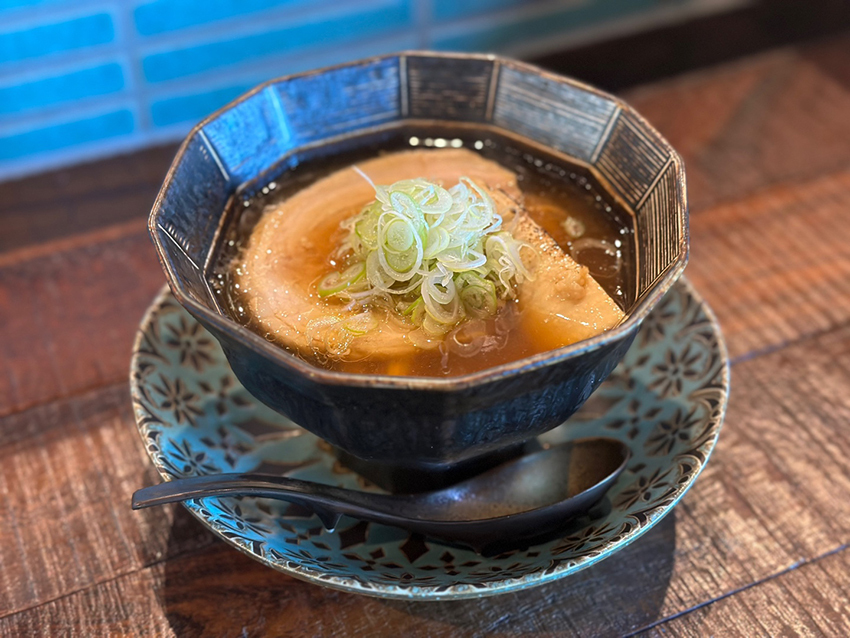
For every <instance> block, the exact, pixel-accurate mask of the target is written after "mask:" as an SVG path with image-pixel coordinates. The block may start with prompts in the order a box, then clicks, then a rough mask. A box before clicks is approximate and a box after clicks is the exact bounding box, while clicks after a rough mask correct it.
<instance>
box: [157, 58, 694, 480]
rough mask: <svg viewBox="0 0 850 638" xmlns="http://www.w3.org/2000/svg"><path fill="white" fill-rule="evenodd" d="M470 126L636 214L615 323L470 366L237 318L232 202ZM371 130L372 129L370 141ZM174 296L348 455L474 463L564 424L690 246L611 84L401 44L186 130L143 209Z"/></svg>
mask: <svg viewBox="0 0 850 638" xmlns="http://www.w3.org/2000/svg"><path fill="white" fill-rule="evenodd" d="M447 126H454V127H461V128H462V127H475V128H476V129H477V130H489V131H492V132H493V133H494V134H498V135H502V136H508V137H511V138H513V139H517V140H519V141H521V142H522V143H523V144H526V145H529V146H532V147H535V148H540V149H543V150H544V151H545V152H546V153H547V155H549V156H554V157H557V158H562V159H563V161H564V162H565V163H568V164H569V165H570V166H575V167H576V170H579V171H584V172H585V173H587V174H588V175H589V176H590V177H591V178H592V179H594V180H596V181H597V182H598V183H599V184H600V185H601V186H602V187H603V188H604V189H605V190H606V191H607V192H608V193H610V194H611V196H612V197H614V198H616V200H617V201H618V202H619V203H620V204H621V206H622V207H623V208H624V209H625V210H627V211H628V213H629V214H630V215H632V216H633V218H634V223H633V225H634V228H635V252H636V260H635V261H636V266H635V273H634V275H635V276H634V281H633V282H632V289H631V290H630V291H629V292H628V295H627V299H626V306H627V307H626V310H627V317H626V319H625V320H624V321H623V322H622V323H621V324H620V325H619V326H617V327H615V328H613V329H611V330H609V331H607V332H604V333H602V334H600V335H598V336H596V337H594V338H591V339H588V340H585V341H581V342H579V343H576V344H574V345H571V346H568V347H564V348H561V349H558V350H553V351H550V352H546V353H542V354H538V355H535V356H532V357H528V358H525V359H521V360H518V361H515V362H512V363H509V364H504V365H500V366H497V367H493V368H489V369H486V370H483V371H480V372H476V373H474V374H468V375H464V376H456V377H447V378H431V377H394V376H385V375H366V374H352V373H344V372H337V371H332V370H326V369H322V368H319V367H316V366H314V365H312V364H310V363H307V362H305V361H303V360H301V359H299V358H297V357H296V356H294V355H292V354H290V353H288V352H287V351H285V350H284V349H282V348H281V347H279V346H277V345H275V344H273V343H270V342H269V341H267V340H266V339H264V338H263V337H262V336H260V335H258V334H256V333H254V332H252V331H251V330H249V329H248V328H246V327H244V326H242V325H240V324H239V323H238V322H236V321H234V320H233V319H232V318H231V317H230V315H229V314H228V313H227V312H225V311H224V310H223V308H222V304H221V302H220V299H219V298H218V295H217V294H216V293H215V292H214V291H213V289H212V287H211V285H210V278H211V276H212V269H213V267H214V265H215V261H216V255H217V254H218V251H219V250H220V248H221V244H222V242H223V241H224V238H225V236H226V230H227V228H228V225H229V224H231V223H233V219H232V217H233V216H234V215H236V214H237V213H235V212H234V211H236V210H238V207H235V206H231V205H229V204H230V203H232V202H233V201H234V200H235V201H243V200H244V201H247V200H248V199H249V198H250V197H252V196H253V195H254V194H255V193H257V192H258V191H259V190H261V189H262V188H263V187H264V185H266V184H268V183H270V182H271V181H272V180H274V181H275V182H276V184H278V185H285V184H286V182H287V179H289V177H290V175H291V173H292V171H293V169H294V168H295V167H296V166H298V164H299V163H301V162H304V161H305V160H306V159H310V160H316V159H317V158H318V159H320V160H321V159H322V158H329V161H330V158H332V157H334V156H335V155H337V154H340V153H344V152H347V151H350V150H351V149H356V148H358V147H360V146H363V145H365V144H367V143H368V144H371V145H373V146H374V145H375V144H376V143H377V144H378V145H380V140H381V139H383V137H386V138H389V137H392V136H393V135H397V134H398V131H399V130H402V129H404V130H409V129H410V127H414V128H416V130H420V131H428V130H431V129H433V130H438V129H443V128H445V127H447ZM382 136H383V137H382ZM149 228H150V233H151V236H152V238H153V241H154V244H155V246H156V250H157V252H158V254H159V258H160V260H161V263H162V266H163V269H164V271H165V274H166V277H167V279H168V283H169V285H170V287H171V289H172V291H173V293H174V295H175V297H176V298H177V300H178V301H179V302H180V303H181V304H182V305H183V306H184V307H185V308H186V309H187V310H188V311H189V312H190V313H191V314H192V315H193V316H195V317H196V318H197V319H198V321H199V322H200V323H201V324H202V325H203V326H205V327H206V328H207V329H208V330H209V331H210V332H211V333H212V334H213V335H214V336H215V338H216V339H218V341H219V342H220V343H221V346H222V348H223V350H224V353H225V355H226V356H227V359H228V362H229V364H230V366H231V367H232V369H233V372H234V373H235V374H236V376H237V377H238V378H239V380H240V381H241V382H242V383H243V384H244V386H245V387H246V388H247V389H248V391H249V392H251V393H252V394H253V395H254V396H255V397H256V398H257V399H259V400H260V401H262V402H263V403H265V404H267V405H268V406H270V407H271V408H273V409H274V410H276V411H278V412H280V413H282V414H284V415H285V416H287V417H289V418H290V419H292V420H293V421H294V422H295V423H297V424H299V425H301V426H302V427H304V428H306V429H308V430H310V431H311V432H313V433H315V434H316V435H318V436H319V437H321V438H323V439H325V440H326V441H327V442H329V443H331V444H332V445H334V446H336V447H337V448H339V449H340V450H342V451H343V452H344V453H346V454H347V455H351V456H352V457H353V458H356V459H360V460H365V461H371V462H376V463H378V464H381V463H383V464H386V466H387V467H395V468H402V469H403V470H416V469H419V470H425V471H431V470H440V469H445V468H451V467H457V466H458V465H459V464H464V463H474V462H475V460H476V459H481V458H486V457H487V455H492V454H494V453H498V452H499V451H503V450H506V449H509V448H511V447H512V446H514V447H516V446H517V445H519V444H521V443H523V442H524V441H527V440H529V439H531V438H533V437H535V436H537V435H539V434H541V433H543V432H545V431H547V430H549V429H551V428H553V427H555V426H556V425H559V424H560V423H562V422H563V421H564V420H565V419H567V418H568V417H569V416H570V415H571V414H572V413H573V412H575V411H576V410H577V409H578V408H579V407H580V406H581V405H582V403H584V401H585V400H586V399H587V398H588V397H589V396H590V394H591V393H592V392H593V391H594V390H595V389H596V388H597V386H598V385H599V384H600V383H601V382H602V381H603V380H604V379H605V378H606V377H607V376H608V374H609V373H610V372H611V371H612V370H613V369H614V367H615V366H616V365H617V363H618V362H619V361H620V359H621V358H622V357H623V355H624V354H625V353H626V351H627V349H628V348H629V346H630V344H631V342H632V340H633V339H634V337H635V334H636V332H637V330H638V327H639V325H640V323H641V321H642V320H643V319H644V317H646V315H647V313H649V311H650V310H651V309H652V307H653V306H654V305H655V304H656V303H657V302H658V301H659V300H660V299H661V297H662V296H663V295H664V293H665V292H666V291H667V290H668V289H669V288H670V286H671V285H672V284H673V282H674V281H675V280H676V279H677V278H678V277H679V275H680V274H681V272H682V270H683V269H684V267H685V264H686V261H687V255H688V239H687V203H686V193H685V175H684V167H683V164H682V160H681V158H680V157H679V156H678V154H677V153H676V152H675V151H674V150H673V149H672V148H671V147H670V145H669V144H668V143H667V142H666V141H665V140H664V139H663V138H662V137H661V136H660V135H659V134H658V133H657V132H656V131H655V130H654V129H653V128H652V127H651V126H650V125H649V124H647V123H646V122H645V121H644V120H643V118H641V117H640V116H639V115H638V114H637V113H636V112H635V111H634V110H633V109H632V108H630V107H629V106H628V105H627V104H625V103H624V102H622V101H621V100H619V99H618V98H616V97H613V96H611V95H608V94H606V93H603V92H601V91H598V90H596V89H593V88H591V87H588V86H586V85H584V84H582V83H580V82H577V81H575V80H571V79H569V78H565V77H561V76H557V75H553V74H551V73H547V72H545V71H543V70H541V69H538V68H535V67H533V66H530V65H527V64H523V63H520V62H516V61H513V60H508V59H503V58H499V57H495V56H489V55H466V54H464V55H459V54H436V53H423V52H410V53H402V54H396V55H388V56H382V57H376V58H370V59H366V60H360V61H357V62H353V63H350V64H345V65H342V66H336V67H331V68H326V69H320V70H318V71H315V72H311V73H305V74H300V75H294V76H289V77H284V78H281V79H278V80H274V81H271V82H267V83H265V84H262V85H260V86H258V87H257V88H256V89H254V90H253V91H251V92H249V93H247V94H246V95H244V96H243V97H241V98H239V99H238V100H236V101H234V102H232V103H231V104H229V105H228V106H226V107H224V108H223V109H221V110H220V111H218V112H216V113H215V114H213V115H212V116H210V117H209V118H207V119H206V120H204V121H203V122H201V123H200V124H199V125H198V126H196V127H195V128H194V129H193V130H192V131H191V133H190V134H189V135H188V137H187V138H186V140H185V141H184V142H183V144H182V146H181V147H180V149H179V151H178V152H177V156H176V158H175V160H174V162H173V164H172V166H171V168H170V170H169V172H168V175H167V177H166V178H165V183H164V184H163V186H162V189H161V191H160V193H159V196H158V197H157V199H156V202H155V204H154V207H153V210H152V212H151V215H150V219H149Z"/></svg>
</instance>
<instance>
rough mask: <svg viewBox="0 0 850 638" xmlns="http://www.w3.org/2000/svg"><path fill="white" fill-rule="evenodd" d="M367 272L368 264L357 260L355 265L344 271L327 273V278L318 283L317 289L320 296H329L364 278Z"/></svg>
mask: <svg viewBox="0 0 850 638" xmlns="http://www.w3.org/2000/svg"><path fill="white" fill-rule="evenodd" d="M365 274H366V264H365V263H363V262H362V261H361V262H357V263H356V264H354V265H353V266H350V267H348V268H346V269H345V270H343V271H342V273H339V272H332V273H330V274H329V275H326V276H325V278H324V279H322V280H321V281H320V282H319V283H318V284H317V285H316V290H317V291H318V293H319V296H320V297H329V296H331V295H335V294H336V293H338V292H342V291H343V290H345V289H346V288H348V287H349V286H351V285H352V284H354V283H356V282H358V281H360V280H361V279H363V277H364V276H365Z"/></svg>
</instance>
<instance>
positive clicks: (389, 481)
mask: <svg viewBox="0 0 850 638" xmlns="http://www.w3.org/2000/svg"><path fill="white" fill-rule="evenodd" d="M332 447H333V452H334V454H335V455H336V457H337V459H339V462H340V463H342V464H343V465H345V466H346V467H347V468H348V469H350V470H352V471H353V472H356V473H357V474H359V475H360V476H362V477H363V478H365V479H367V480H369V481H371V482H372V483H374V484H375V485H377V486H378V487H381V488H383V489H385V490H387V491H388V492H392V493H394V494H414V493H416V492H428V491H431V490H439V489H441V488H444V487H447V486H449V485H452V484H454V483H459V482H460V481H463V480H465V479H468V478H471V477H473V476H475V475H476V474H481V473H482V472H486V471H487V470H489V469H491V468H493V467H496V466H497V465H501V464H502V463H505V462H507V461H510V460H511V459H514V458H516V457H518V456H522V455H523V454H530V453H531V452H536V451H538V450H540V449H541V446H540V443H538V441H537V439H529V440H528V441H524V442H522V443H517V444H514V445H511V446H509V447H505V448H501V449H499V450H496V451H494V452H488V453H487V454H482V455H480V456H475V457H473V458H471V459H464V460H463V461H458V462H456V463H445V464H427V465H425V464H422V465H419V466H412V467H411V465H410V464H409V463H388V462H383V461H367V460H364V459H361V458H359V457H356V456H354V455H353V454H351V453H349V452H346V451H345V450H342V449H340V448H338V447H336V446H332Z"/></svg>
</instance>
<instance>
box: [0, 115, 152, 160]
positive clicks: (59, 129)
mask: <svg viewBox="0 0 850 638" xmlns="http://www.w3.org/2000/svg"><path fill="white" fill-rule="evenodd" d="M134 126H135V123H134V117H133V114H132V112H131V111H130V110H129V109H120V110H117V111H112V112H109V113H102V114H98V115H94V116H92V117H87V118H83V119H79V120H73V121H70V122H62V123H59V124H51V125H49V126H45V127H43V128H35V129H30V130H23V131H19V132H13V133H9V134H7V135H0V162H3V161H8V160H14V159H17V158H19V157H23V156H25V155H29V154H32V153H44V152H47V151H56V150H59V149H63V148H67V147H68V146H75V145H78V144H86V143H90V142H96V141H99V140H106V139H109V138H112V137H117V136H120V135H128V134H130V133H132V132H133V128H134Z"/></svg>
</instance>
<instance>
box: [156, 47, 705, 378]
mask: <svg viewBox="0 0 850 638" xmlns="http://www.w3.org/2000/svg"><path fill="white" fill-rule="evenodd" d="M407 57H431V58H449V59H469V60H487V61H491V62H496V63H498V64H499V65H503V66H506V67H509V68H514V69H520V70H525V71H529V72H532V73H534V74H536V75H538V76H540V77H544V78H547V79H550V80H553V81H556V82H559V83H566V84H568V85H570V86H573V87H575V88H578V89H581V90H582V91H585V92H589V93H592V94H594V95H597V96H599V97H601V98H603V99H606V100H609V101H611V102H613V103H614V104H615V105H616V106H617V108H618V109H619V110H620V111H622V112H625V113H628V114H629V115H630V116H631V117H633V118H635V119H636V120H637V121H638V122H639V123H640V124H641V125H643V126H644V127H646V128H647V129H649V130H650V131H652V132H653V133H655V135H656V136H657V139H658V141H659V142H660V144H661V146H662V147H663V148H664V150H665V151H667V152H668V153H669V155H670V163H671V164H672V166H673V169H674V174H675V179H676V182H677V186H678V187H679V189H677V191H676V192H677V197H676V199H677V202H676V203H677V210H681V211H683V224H682V236H681V238H680V240H679V252H678V257H677V258H676V261H674V262H673V263H672V264H671V265H670V266H668V268H667V270H666V271H665V272H664V273H663V274H662V275H661V276H659V277H658V278H657V279H656V280H655V282H653V283H652V284H651V288H650V290H649V292H648V293H647V294H645V295H644V296H643V298H641V299H639V300H638V301H637V303H636V304H635V306H634V308H632V310H631V312H629V313H628V314H627V315H626V318H625V319H624V320H623V321H622V322H621V323H620V324H619V325H617V326H615V327H614V328H611V329H610V330H607V331H605V332H602V333H600V334H598V335H596V336H594V337H591V338H589V339H584V340H582V341H578V342H576V343H573V344H571V345H568V346H564V347H562V348H558V349H556V350H548V351H546V352H541V353H538V354H535V355H531V356H529V357H523V358H522V359H517V360H516V361H511V362H508V363H503V364H501V365H498V366H493V367H491V368H485V369H484V370H479V371H477V372H473V373H470V374H465V375H459V376H453V377H424V376H390V375H386V374H364V373H351V372H339V371H336V370H326V369H323V368H319V367H317V366H315V365H313V364H311V363H308V362H307V361H305V360H303V359H300V358H299V357H297V356H295V355H293V354H292V353H290V352H287V351H286V350H284V349H283V348H281V347H280V346H278V345H276V344H273V343H270V342H269V341H267V340H265V339H264V338H262V337H261V336H260V335H258V334H257V333H255V332H253V331H251V330H250V329H248V328H246V327H245V326H242V325H240V324H238V323H236V322H235V321H233V320H232V319H230V318H229V317H226V316H225V315H223V314H219V313H217V312H213V311H212V310H210V309H209V308H207V307H206V306H204V305H203V304H201V303H199V302H197V301H196V300H194V299H192V298H191V297H190V296H189V295H188V294H186V293H185V292H184V290H183V289H182V287H181V285H180V283H179V279H178V277H177V276H176V274H175V273H174V271H173V269H172V267H171V264H170V263H169V260H168V259H167V257H166V253H165V249H164V247H163V245H162V240H161V238H160V235H159V231H160V227H159V223H158V220H159V215H160V212H161V210H162V204H163V202H164V200H165V197H166V195H167V193H168V191H169V189H170V188H171V185H172V183H173V182H172V180H173V177H174V174H175V172H176V170H177V168H178V166H179V165H180V163H181V161H182V159H183V156H184V155H185V153H186V151H187V149H188V147H189V144H190V143H191V142H192V141H193V140H194V139H196V137H200V138H201V139H202V140H203V141H204V142H205V143H206V142H207V139H206V134H205V133H204V131H203V129H204V127H205V126H206V125H207V124H209V123H211V122H213V121H214V120H216V119H217V118H219V117H220V116H221V115H223V114H224V113H225V112H227V111H230V110H231V109H233V108H234V107H235V106H237V105H238V104H241V103H242V102H245V101H247V100H248V99H250V98H251V97H253V96H254V95H256V94H258V93H260V92H261V91H264V90H265V89H266V88H268V87H270V86H273V85H275V84H279V83H282V82H285V81H288V80H292V79H295V78H301V77H309V76H312V75H319V74H322V73H326V72H328V71H333V70H336V69H343V68H350V67H354V66H358V65H364V64H368V63H370V62H377V61H381V60H388V59H392V58H398V59H399V60H400V61H401V60H404V59H405V58H407ZM404 119H408V120H412V119H416V118H410V117H404V118H402V121H403V120H404ZM490 126H494V127H495V128H496V129H501V127H498V126H495V125H492V124H490ZM501 130H505V129H501ZM508 132H510V131H508ZM209 147H210V145H209V144H208V148H209ZM295 150H297V149H295ZM211 152H212V151H211ZM565 155H566V154H565ZM214 159H215V160H216V162H219V159H218V156H217V155H215V156H214ZM570 160H571V161H573V162H574V163H577V164H579V165H582V166H584V167H586V168H587V169H588V170H590V171H591V173H592V174H593V176H594V177H595V178H596V179H598V180H599V181H600V183H601V184H602V185H603V186H606V187H607V190H608V191H609V192H611V193H612V194H613V195H615V196H617V197H618V199H621V198H620V197H619V196H618V195H617V194H616V191H615V190H614V189H613V188H612V187H611V186H612V185H611V184H610V182H609V181H608V180H607V179H606V178H605V177H604V176H603V175H602V174H601V173H600V172H599V171H598V170H597V169H596V168H595V167H594V166H593V165H591V164H589V163H587V162H583V161H582V160H579V159H578V158H572V157H570ZM222 172H223V173H224V174H225V175H227V176H228V178H230V176H229V175H228V174H227V172H226V171H225V170H224V169H223V168H222ZM256 177H257V176H255V177H253V178H252V179H256ZM230 179H232V178H230ZM250 181H251V180H247V181H246V182H243V183H248V182H250ZM240 186H241V184H237V186H236V190H238V188H239V187H240ZM624 204H625V205H626V208H627V210H629V211H630V212H633V207H632V206H630V205H628V204H627V203H625V202H624ZM148 232H149V233H150V236H151V239H152V241H153V244H154V247H155V249H156V253H157V257H158V258H159V261H160V265H161V266H162V269H163V271H164V272H165V275H166V279H167V281H168V286H169V288H170V289H171V291H172V293H173V295H174V297H175V299H177V301H178V302H179V303H180V305H181V306H183V307H184V308H186V310H188V311H189V312H190V313H191V314H192V315H194V316H195V317H196V318H197V319H198V320H199V321H201V322H202V323H208V324H210V325H211V326H212V327H213V328H214V329H215V331H222V332H224V333H226V334H228V335H229V336H230V337H231V338H233V339H235V340H236V341H237V342H238V343H239V344H240V345H242V346H245V347H247V348H249V349H250V350H252V351H253V352H255V353H257V354H258V355H260V356H263V357H265V358H267V359H270V360H272V361H273V362H274V363H275V364H277V365H278V366H281V367H283V368H284V369H286V370H288V371H289V372H290V373H294V374H296V375H298V376H300V377H302V378H306V379H309V380H310V381H312V382H314V383H318V384H321V385H323V386H346V387H369V388H383V389H401V390H428V391H438V392H454V391H457V390H463V389H467V388H470V387H473V386H478V385H484V384H487V383H492V382H495V381H498V380H502V379H506V378H510V377H514V376H519V375H520V374H525V373H528V372H531V371H533V370H537V369H541V368H548V367H552V366H556V365H558V364H560V363H562V362H564V361H566V360H568V359H572V358H574V357H577V356H580V355H584V354H587V353H589V352H592V351H594V350H598V349H599V348H601V347H603V346H605V345H607V344H608V343H611V342H615V341H619V340H620V339H623V338H625V337H626V336H627V335H628V334H629V333H630V332H632V331H634V330H636V329H637V328H638V327H639V326H640V324H641V322H642V321H643V320H644V319H645V318H646V316H647V315H648V314H649V312H650V310H651V309H652V308H653V307H654V306H655V305H656V304H657V303H658V302H659V301H660V300H661V298H662V297H663V296H664V294H665V293H666V292H667V291H668V290H669V289H670V287H671V286H672V285H673V283H674V282H675V281H676V280H677V279H678V278H679V277H680V276H681V274H682V272H683V271H684V269H685V266H686V265H687V263H688V258H689V252H690V246H689V244H690V230H689V209H688V197H687V184H686V181H685V164H684V161H683V159H682V157H681V156H680V155H679V153H678V152H677V151H676V150H675V149H674V148H673V147H672V146H671V145H670V143H669V142H668V141H667V140H666V139H665V138H664V136H662V135H661V134H660V133H659V132H658V131H657V130H656V129H655V127H653V126H652V125H651V124H650V123H649V122H648V121H647V120H646V119H645V118H644V117H643V116H642V115H640V113H638V112H637V111H636V110H635V109H634V108H632V107H631V106H630V105H629V104H627V103H626V102H624V101H623V100H622V99H620V98H618V97H616V96H614V95H612V94H610V93H607V92H605V91H601V90H599V89H597V88H595V87H593V86H590V85H587V84H585V83H583V82H581V81H579V80H576V79H574V78H571V77H568V76H564V75H560V74H557V73H552V72H550V71H546V70H544V69H541V68H540V67H537V66H535V65H533V64H529V63H527V62H520V61H518V60H513V59H511V58H506V57H503V56H499V55H494V54H483V53H453V52H446V51H439V52H438V51H427V50H407V51H400V52H396V53H387V54H382V55H376V56H370V57H366V58H361V59H357V60H353V61H350V62H345V63H342V64H336V65H331V66H326V67H321V68H318V69H312V70H310V71H304V72H300V73H293V74H289V75H284V76H280V77H277V78H273V79H270V80H266V81H265V82H263V83H261V84H258V85H257V86H256V87H254V88H253V89H251V90H249V91H247V92H246V93H244V94H242V95H240V96H239V97H237V98H236V99H235V100H232V101H231V102H228V103H227V104H225V105H224V106H222V107H221V108H219V109H218V110H216V111H215V112H213V113H212V114H210V115H208V116H207V117H206V118H204V119H203V120H201V121H200V122H199V123H198V124H196V125H195V126H194V127H192V129H191V130H190V131H189V133H187V135H186V137H185V138H184V139H183V141H182V142H181V144H180V146H179V148H178V150H177V153H176V154H175V156H174V159H173V160H172V162H171V165H170V166H169V169H168V172H167V173H166V175H165V178H164V180H163V184H162V186H161V187H160V190H159V192H158V193H157V196H156V199H155V200H154V204H153V207H152V208H151V212H150V214H149V216H148ZM201 275H202V277H203V278H204V280H205V281H206V275H207V273H206V272H205V269H204V270H203V271H202V273H201Z"/></svg>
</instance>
